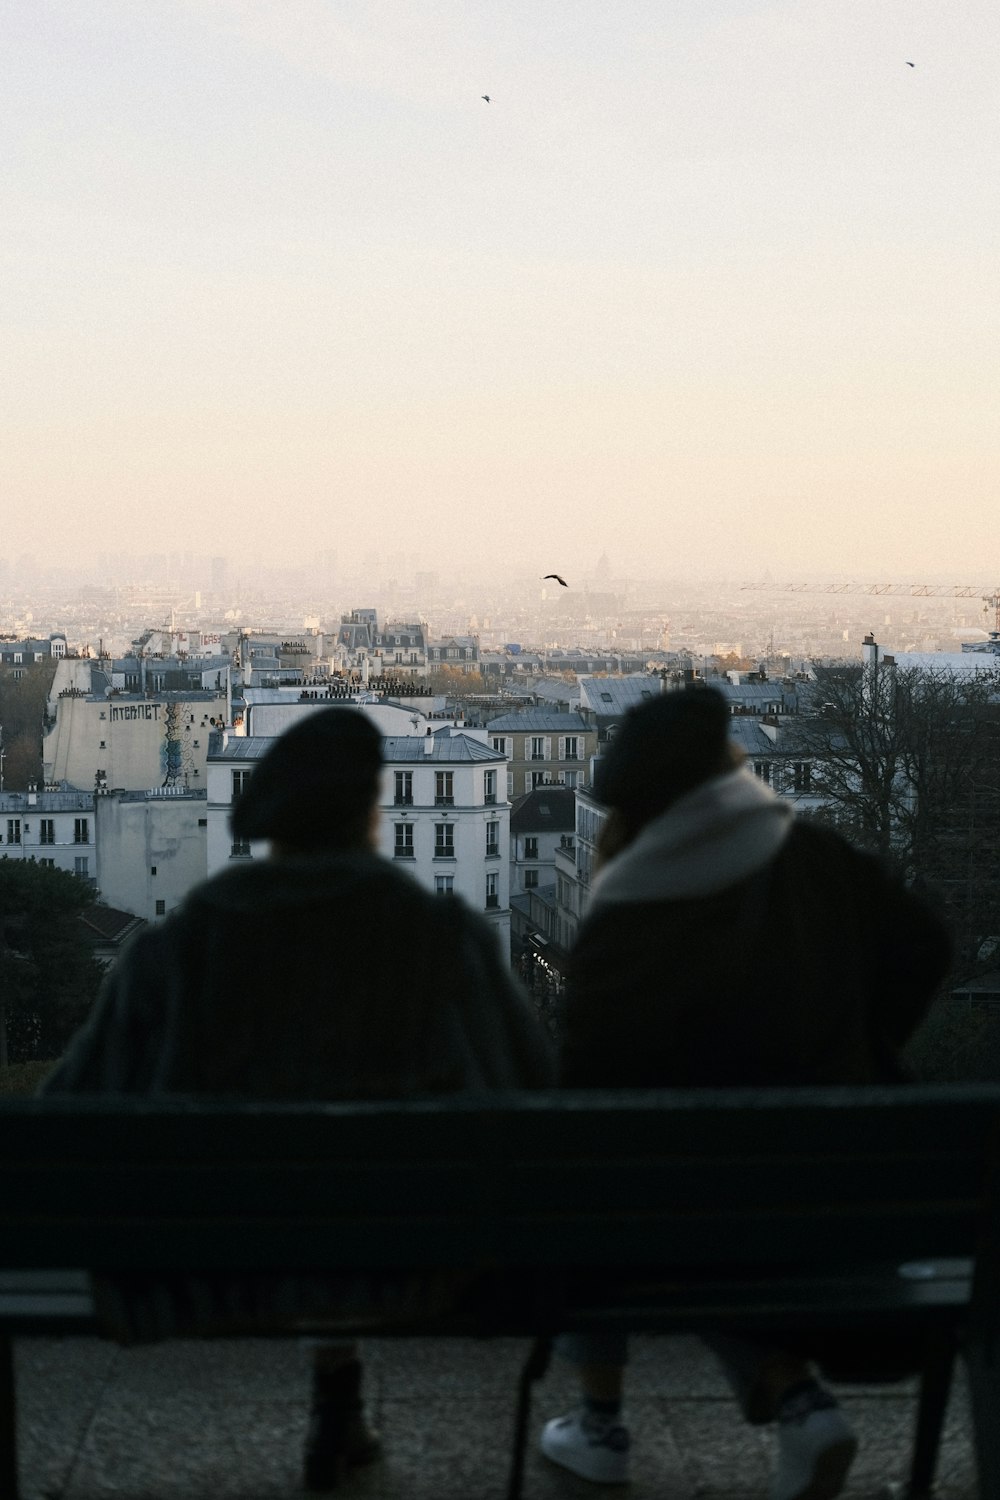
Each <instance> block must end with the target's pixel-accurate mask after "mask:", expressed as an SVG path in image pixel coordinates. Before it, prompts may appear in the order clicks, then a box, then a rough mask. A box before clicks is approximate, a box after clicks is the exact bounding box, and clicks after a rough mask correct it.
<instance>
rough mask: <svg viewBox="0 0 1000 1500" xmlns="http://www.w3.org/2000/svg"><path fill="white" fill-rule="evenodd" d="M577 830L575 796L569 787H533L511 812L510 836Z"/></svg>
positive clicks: (520, 798) (515, 804) (514, 805)
mask: <svg viewBox="0 0 1000 1500" xmlns="http://www.w3.org/2000/svg"><path fill="white" fill-rule="evenodd" d="M575 827H576V795H575V793H574V792H573V791H571V790H570V788H569V787H560V786H536V787H535V789H534V791H532V792H527V793H526V794H525V796H523V797H519V798H518V800H517V801H516V802H515V803H514V804H513V806H512V807H511V810H510V831H511V833H570V832H572V830H573V829H574V828H575Z"/></svg>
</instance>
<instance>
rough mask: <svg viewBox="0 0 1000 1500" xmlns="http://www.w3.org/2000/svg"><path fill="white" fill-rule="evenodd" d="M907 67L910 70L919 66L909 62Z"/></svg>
mask: <svg viewBox="0 0 1000 1500" xmlns="http://www.w3.org/2000/svg"><path fill="white" fill-rule="evenodd" d="M906 66H907V67H908V68H915V67H916V66H917V65H916V63H911V62H907V64H906Z"/></svg>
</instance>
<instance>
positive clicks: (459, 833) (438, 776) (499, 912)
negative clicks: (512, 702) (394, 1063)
mask: <svg viewBox="0 0 1000 1500" xmlns="http://www.w3.org/2000/svg"><path fill="white" fill-rule="evenodd" d="M270 743H271V740H270V739H264V738H261V737H259V736H256V735H254V736H249V737H240V736H234V735H216V736H214V737H213V744H212V748H211V750H210V752H209V759H208V766H207V780H208V805H207V817H208V846H207V868H208V873H209V874H210V875H211V874H214V873H215V872H216V871H217V870H220V869H222V868H224V867H225V866H226V865H228V864H229V863H230V862H231V861H233V860H240V859H252V858H259V857H261V856H262V855H264V854H266V852H267V846H266V844H260V845H258V844H256V843H254V844H245V843H240V842H238V841H234V840H233V837H232V834H231V832H230V828H229V815H230V811H231V808H232V804H233V799H234V796H238V795H239V792H240V791H241V789H242V788H243V786H244V785H245V784H246V780H247V779H248V778H249V776H250V775H251V773H252V771H253V768H254V765H255V764H256V762H257V761H258V760H259V759H260V758H261V756H262V755H264V754H265V753H266V751H267V749H268V747H269V745H270ZM383 753H384V755H385V762H386V763H385V766H384V768H383V771H382V784H381V793H380V799H379V801H380V808H381V819H380V824H379V832H378V848H379V851H380V853H382V854H383V855H384V856H385V857H386V859H390V860H392V861H393V863H394V864H396V865H397V866H398V867H399V868H401V869H405V870H406V871H407V872H408V873H409V874H410V875H412V876H413V878H414V879H416V880H418V881H419V882H420V884H421V885H423V886H424V887H425V888H426V889H427V890H429V891H438V892H441V893H445V892H449V891H450V892H453V893H454V894H455V895H458V896H461V897H462V898H463V900H465V901H466V902H467V903H468V905H469V906H471V907H473V908H474V909H475V910H477V911H480V912H482V913H483V915H484V917H485V918H486V919H487V920H488V921H489V922H490V924H491V925H492V926H493V927H494V928H495V929H496V932H497V937H498V940H499V941H500V942H501V944H502V946H503V951H504V952H506V951H507V948H508V946H509V942H510V806H509V804H508V801H507V765H506V761H505V759H504V757H503V756H502V755H499V754H497V752H496V751H494V750H491V749H490V748H489V747H488V746H486V745H484V744H483V743H482V740H481V739H479V738H478V737H473V736H472V735H471V734H466V733H464V732H463V731H462V730H459V729H455V728H453V727H451V726H446V727H444V728H442V729H440V730H438V731H437V732H436V733H433V734H432V733H430V732H429V731H428V732H427V733H426V734H424V735H413V734H409V735H390V736H388V737H387V738H386V739H385V740H384V743H383Z"/></svg>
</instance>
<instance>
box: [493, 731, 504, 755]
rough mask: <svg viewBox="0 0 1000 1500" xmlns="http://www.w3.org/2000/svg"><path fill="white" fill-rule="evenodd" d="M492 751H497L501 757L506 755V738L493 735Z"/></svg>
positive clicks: (501, 735) (500, 735)
mask: <svg viewBox="0 0 1000 1500" xmlns="http://www.w3.org/2000/svg"><path fill="white" fill-rule="evenodd" d="M491 744H492V745H493V748H494V750H499V752H500V754H501V755H506V754H507V737H506V735H503V734H495V735H493V736H492V738H491Z"/></svg>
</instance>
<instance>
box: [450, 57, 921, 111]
mask: <svg viewBox="0 0 1000 1500" xmlns="http://www.w3.org/2000/svg"><path fill="white" fill-rule="evenodd" d="M910 67H911V68H912V67H913V64H912V63H911V64H910ZM479 97H480V99H485V100H486V103H487V104H489V102H490V96H489V94H480V96H479Z"/></svg>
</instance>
